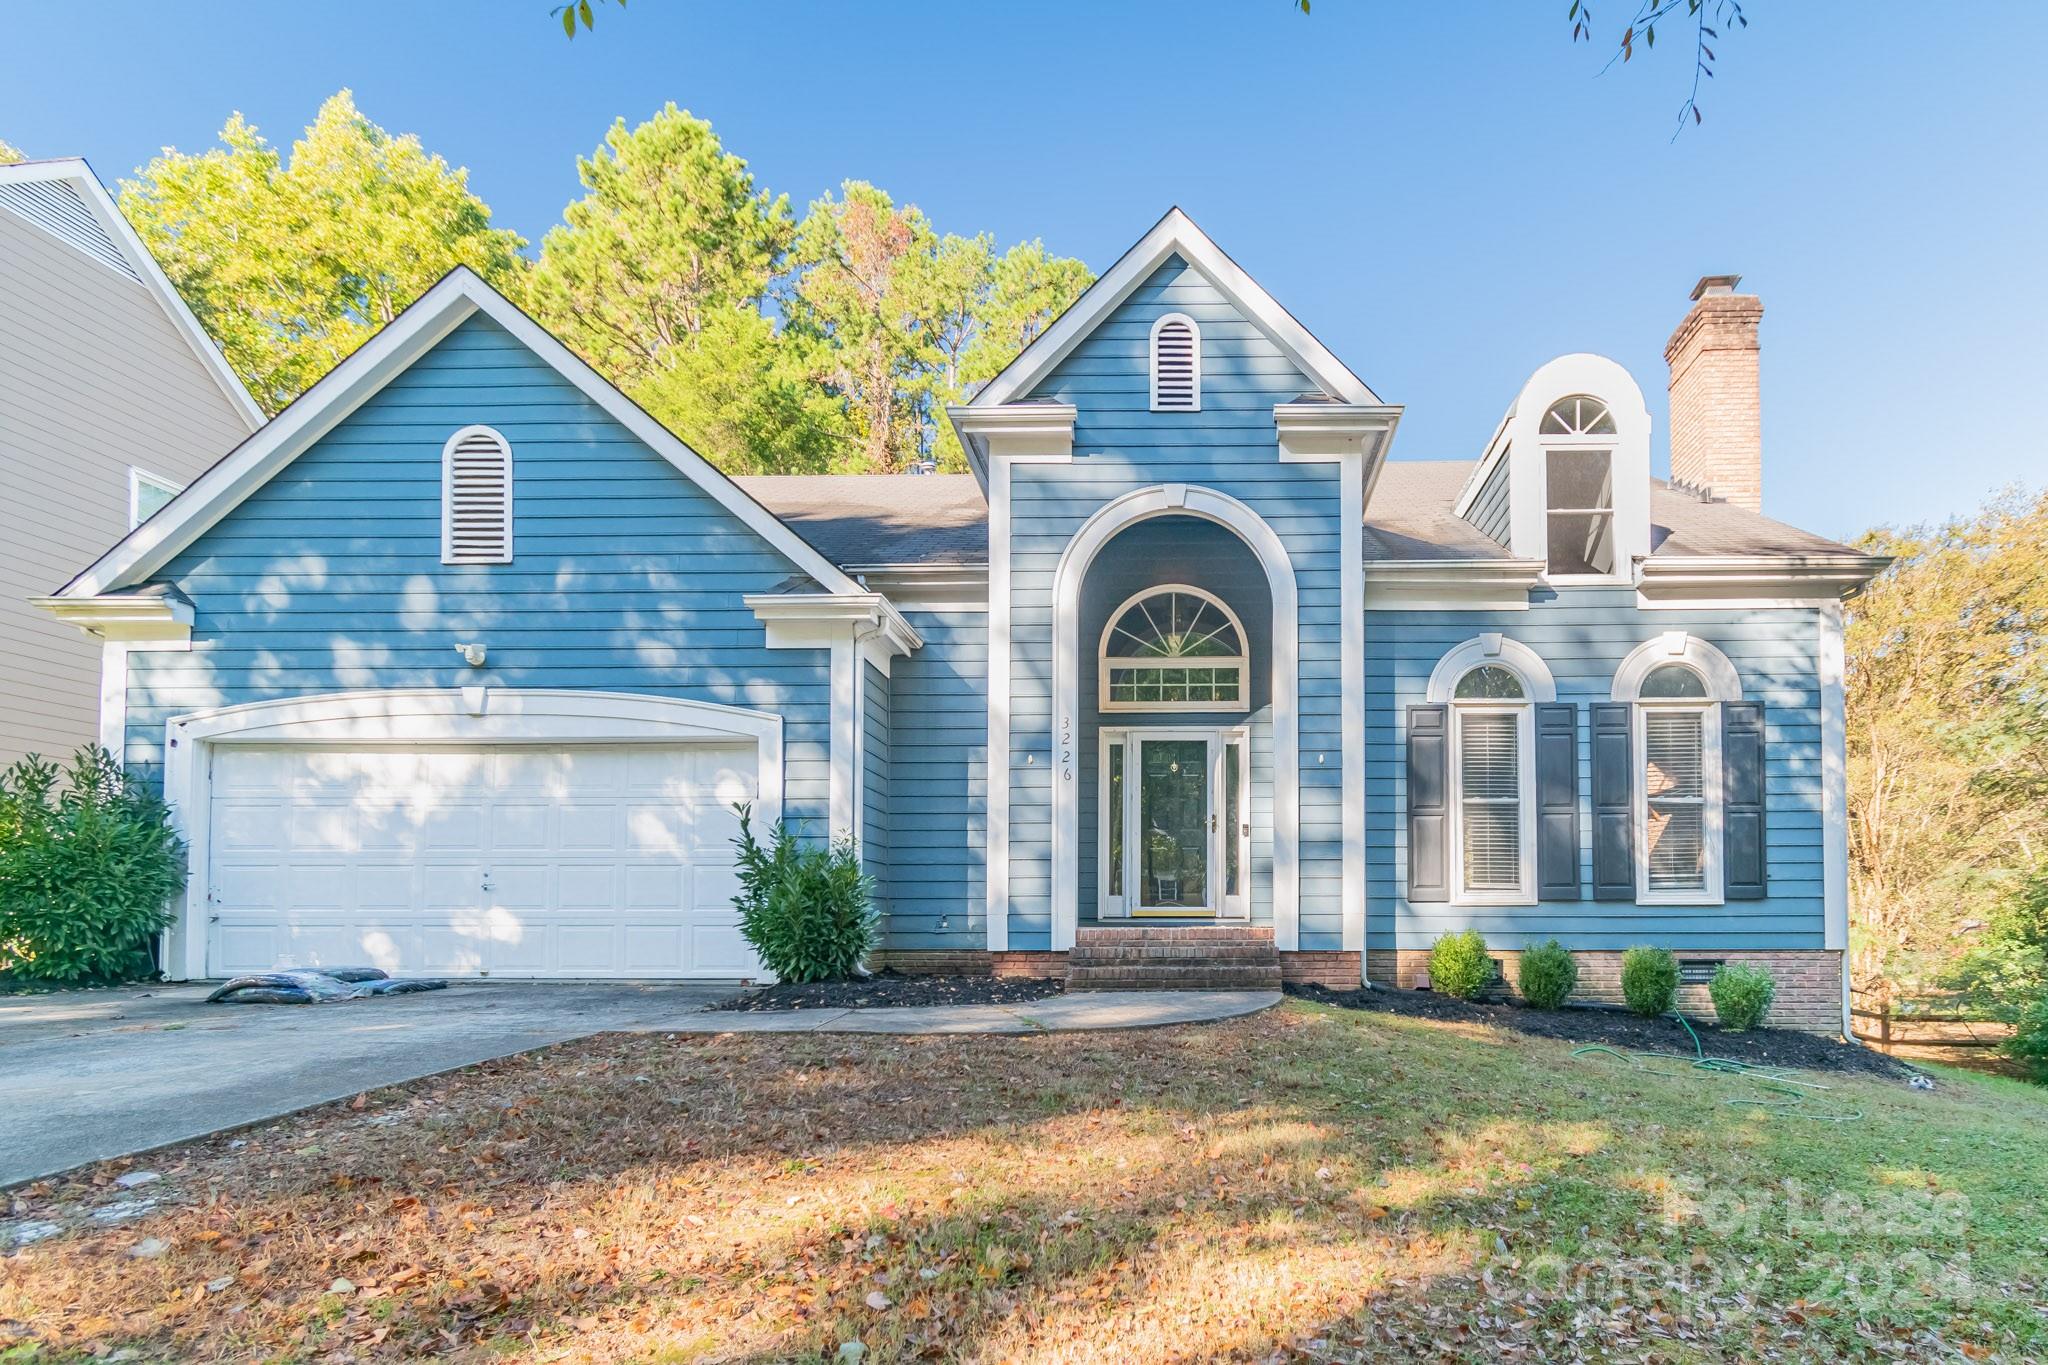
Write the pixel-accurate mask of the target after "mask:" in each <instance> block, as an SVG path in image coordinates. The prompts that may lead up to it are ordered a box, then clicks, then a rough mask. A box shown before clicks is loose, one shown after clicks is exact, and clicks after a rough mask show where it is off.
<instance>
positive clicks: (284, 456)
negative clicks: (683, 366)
mask: <svg viewBox="0 0 2048 1365" xmlns="http://www.w3.org/2000/svg"><path fill="white" fill-rule="evenodd" d="M478 313H481V314H483V315H484V316H486V317H488V318H490V319H491V320H492V321H493V322H495V323H497V324H498V325H499V326H500V327H503V328H504V329H505V330H506V331H508V332H510V333H511V334H512V335H513V336H514V337H516V338H517V339H518V340H519V341H520V342H521V344H523V345H525V346H526V347H527V348H528V349H529V350H531V351H532V352H533V353H534V355H535V356H537V357H538V358H539V359H540V361H541V362H542V363H543V364H545V365H547V366H549V367H550V368H552V369H553V370H555V371H556V372H557V373H558V374H560V375H561V376H562V377H563V378H564V379H566V380H568V381H569V382H570V383H571V384H573V385H575V386H576V388H577V389H579V390H580V391H581V392H582V393H583V395H584V396H585V397H587V398H589V399H590V400H591V401H592V402H594V403H596V404H597V405H598V407H600V408H602V409H603V410H604V412H605V413H606V414H607V415H608V416H610V417H611V418H612V419H613V420H614V421H616V422H618V423H619V424H620V425H621V426H623V427H625V428H626V429H627V430H628V431H629V432H631V433H632V434H633V435H634V436H635V437H637V438H638V439H639V440H640V441H641V442H642V443H643V444H645V445H646V446H647V447H648V448H649V449H651V450H652V451H654V453H655V454H657V455H659V456H661V457H662V458H663V459H665V460H667V461H668V462H669V463H670V464H671V465H673V466H674V467H675V468H676V469H677V470H678V471H679V472H681V473H682V474H683V475H684V476H685V477H686V478H688V479H690V480H691V481H692V482H693V483H695V484H696V485H697V486H698V487H699V488H701V489H703V490H704V492H706V493H708V494H709V495H710V496H711V497H712V499H713V500H715V501H716V502H717V503H718V504H719V505H720V506H722V507H724V508H725V509H726V510H727V511H728V512H731V513H732V514H733V515H734V516H736V517H738V518H739V519H740V520H741V521H742V522H744V523H745V524H746V525H747V526H748V527H749V528H750V529H752V530H753V531H754V532H755V533H756V534H758V535H760V536H761V538H762V539H764V540H766V541H767V542H768V543H769V544H770V545H772V546H774V547H775V549H776V550H778V551H780V552H781V553H782V554H783V556H784V557H786V558H787V559H788V560H789V561H790V562H791V563H792V564H794V565H795V566H796V567H797V568H799V569H801V570H803V571H804V572H805V573H807V574H809V575H810V576H811V577H812V578H813V579H814V580H816V581H817V582H818V583H819V584H820V585H821V586H822V587H824V588H825V589H826V590H827V591H829V592H842V593H857V592H859V591H860V585H859V584H857V583H855V582H854V581H853V580H852V579H851V578H849V577H847V575H846V574H845V573H844V572H843V571H841V570H840V568H839V566H838V565H836V564H834V563H832V562H831V561H830V560H829V559H827V558H825V556H824V555H822V554H820V553H819V552H818V551H817V550H816V549H815V548H813V547H812V546H811V544H810V542H808V541H806V540H805V539H804V538H803V537H802V536H800V535H798V534H797V533H796V532H795V531H794V530H792V529H791V528H790V527H789V525H788V524H787V523H785V522H783V521H781V520H779V519H777V518H776V516H775V515H774V514H773V513H771V512H770V511H769V510H768V509H767V508H765V507H763V506H762V505H761V504H760V503H758V502H756V501H755V500H754V499H753V498H751V497H749V496H748V495H747V494H746V493H745V491H743V490H742V489H741V488H740V487H739V486H738V485H737V484H735V483H734V482H733V481H732V480H731V479H729V478H727V477H726V476H725V475H724V474H722V473H720V472H719V471H718V470H717V469H716V468H715V467H714V466H713V465H711V464H710V463H709V462H708V461H706V460H705V459H704V458H703V457H702V456H700V455H698V454H697V452H695V451H694V450H691V449H690V448H689V447H688V446H686V445H684V444H683V443H682V441H680V440H678V439H677V438H676V437H675V435H674V434H672V433H671V432H670V431H669V430H668V429H667V428H666V427H664V426H662V425H661V424H660V423H659V422H657V421H655V420H654V419H653V418H652V417H649V416H648V415H647V414H646V413H645V412H644V411H642V410H641V409H640V408H639V407H637V406H635V405H634V403H633V402H632V401H631V400H630V399H628V398H627V397H626V396H625V395H624V394H622V393H620V392H619V391H618V390H617V389H616V388H614V387H613V386H612V385H611V384H609V383H607V382H606V381H605V380H604V379H603V378H601V377H600V376H599V375H598V373H597V372H596V371H595V370H593V369H591V368H590V366H588V365H586V364H584V363H583V361H581V360H579V359H578V358H577V357H576V355H575V354H574V353H573V352H571V351H570V350H569V348H568V347H566V346H564V345H563V344H562V343H561V342H559V341H557V340H555V338H554V337H553V336H551V335H549V333H548V332H547V331H546V330H545V329H543V328H542V327H541V326H540V324H539V323H536V322H535V321H533V319H531V318H529V317H527V316H526V314H524V313H522V312H520V311H519V309H518V308H516V307H514V306H513V305H512V304H511V303H510V302H509V301H508V300H507V299H506V298H505V297H504V295H502V294H500V293H498V291H497V290H495V289H493V288H491V287H490V286H489V285H488V284H486V283H484V281H483V280H482V279H481V278H479V277H478V276H477V275H476V274H475V272H473V271H471V270H470V269H469V268H468V267H467V266H457V267H455V268H454V269H453V270H451V271H449V272H448V274H446V275H444V276H442V278H441V280H440V282H439V283H437V284H436V285H434V287H433V288H431V289H429V290H428V291H427V292H426V293H425V294H423V295H421V296H420V298H419V300H418V301H417V302H416V303H414V304H413V305H412V306H411V307H410V308H408V309H406V310H405V311H404V312H403V313H401V314H399V316H398V318H397V319H396V320H395V321H393V322H392V323H390V324H389V325H388V326H386V327H385V328H383V330H381V331H379V332H378V333H377V335H375V336H374V337H372V338H370V340H369V341H367V342H365V343H364V344H363V345H362V346H361V347H359V348H357V350H356V351H355V353H354V354H353V355H351V356H349V357H348V359H346V360H344V361H342V362H341V364H339V365H337V366H335V367H334V369H332V370H330V371H329V372H328V373H327V374H326V375H325V376H324V377H323V378H322V379H321V380H320V382H319V383H317V384H315V385H314V386H313V387H312V388H310V389H308V390H307V391H306V393H305V394H304V395H303V396H302V397H300V399H299V400H298V401H297V402H295V403H293V404H292V405H291V406H290V407H289V408H287V409H285V411H284V412H282V413H280V414H278V416H277V417H276V418H275V419H274V420H272V421H271V422H270V423H269V424H268V425H267V426H265V427H263V428H262V430H260V431H258V432H256V433H255V434H254V435H252V436H251V437H250V438H249V439H248V440H246V441H244V442H242V444H241V445H239V446H237V447H236V448H235V449H234V450H233V451H232V452H231V453H230V454H229V455H228V456H227V458H226V459H224V460H222V461H220V463H218V464H216V465H214V466H213V468H211V469H209V470H207V471H206V472H205V473H204V474H202V475H200V476H199V478H198V479H196V480H194V481H193V484H192V486H191V487H190V488H189V489H187V490H186V491H185V493H184V495H182V496H181V497H179V498H178V499H177V500H176V501H175V502H173V503H172V504H171V505H170V506H169V507H166V508H165V509H164V510H163V513H162V514H161V515H159V516H156V517H153V518H151V519H150V520H149V521H148V522H146V523H144V524H143V525H142V526H139V527H137V528H136V529H135V530H134V531H132V532H130V533H129V534H128V535H127V536H126V537H124V538H123V539H122V541H121V542H120V544H118V545H116V546H114V548H113V549H111V550H109V551H107V553H106V554H104V555H102V556H101V557H100V558H99V560H97V561H96V562H95V563H94V564H93V565H92V566H91V567H90V568H88V569H86V570H85V572H83V573H81V574H80V575H79V576H78V577H77V578H75V579H73V580H72V581H71V582H70V583H68V584H66V585H65V587H64V588H63V590H62V592H61V593H60V595H61V596H65V597H90V596H93V595H95V594H98V593H102V592H106V591H108V590H109V589H112V588H118V587H128V586H131V585H133V584H136V583H140V582H142V581H144V580H145V579H147V578H148V577H149V575H150V574H152V573H154V572H156V571H157V570H158V569H160V568H162V567H163V566H164V565H165V564H166V563H168V562H169V561H170V560H171V558H172V557H173V556H174V555H176V554H177V553H178V552H179V551H180V550H183V549H184V548H185V547H186V546H188V545H190V544H191V543H192V542H193V541H194V540H197V539H198V538H199V537H200V536H201V535H202V534H204V533H205V532H206V530H207V529H208V528H209V527H211V526H212V525H213V524H214V523H216V522H217V521H219V520H220V519H221V518H222V517H223V516H225V515H227V513H228V512H229V511H230V510H231V509H233V508H234V507H236V506H237V505H239V504H240V503H241V502H242V501H243V499H245V498H247V497H248V496H249V495H250V494H251V493H253V492H255V491H256V489H258V488H260V487H262V486H263V485H264V484H265V483H267V482H268V481H269V480H270V479H271V478H272V477H274V476H275V475H276V474H277V472H278V471H279V470H281V469H283V468H284V467H285V466H286V465H288V464H290V463H291V462H292V461H293V460H294V459H296V458H298V456H299V455H301V454H303V453H304V452H305V450H306V449H307V448H308V447H310V446H311V445H312V444H313V443H314V442H315V441H317V440H318V439H319V438H320V437H321V436H323V435H325V434H326V433H327V432H328V431H330V430H332V429H333V427H334V425H335V424H336V423H337V422H339V421H340V420H341V419H342V418H343V417H346V416H347V415H348V414H349V413H350V412H352V411H354V410H355V409H356V408H357V407H359V406H361V405H362V403H363V402H364V401H366V400H367V399H368V398H369V397H370V396H371V395H373V394H375V393H376V392H377V391H378V390H380V389H382V388H383V387H384V385H386V384H387V383H389V382H390V381H391V379H392V378H393V377H395V376H396V375H398V374H399V373H401V372H403V371H404V370H405V369H406V367H407V366H409V365H411V364H412V363H413V362H414V361H416V360H417V359H419V357H420V356H422V355H424V354H426V352H427V351H428V350H430V349H432V347H433V346H434V344H435V343H437V342H439V341H440V340H441V339H442V338H443V337H445V336H447V335H448V333H449V332H451V331H453V330H454V329H455V328H456V327H457V326H459V325H460V324H461V323H463V322H464V321H466V320H467V319H469V318H470V317H472V316H474V315H476V314H478Z"/></svg>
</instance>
